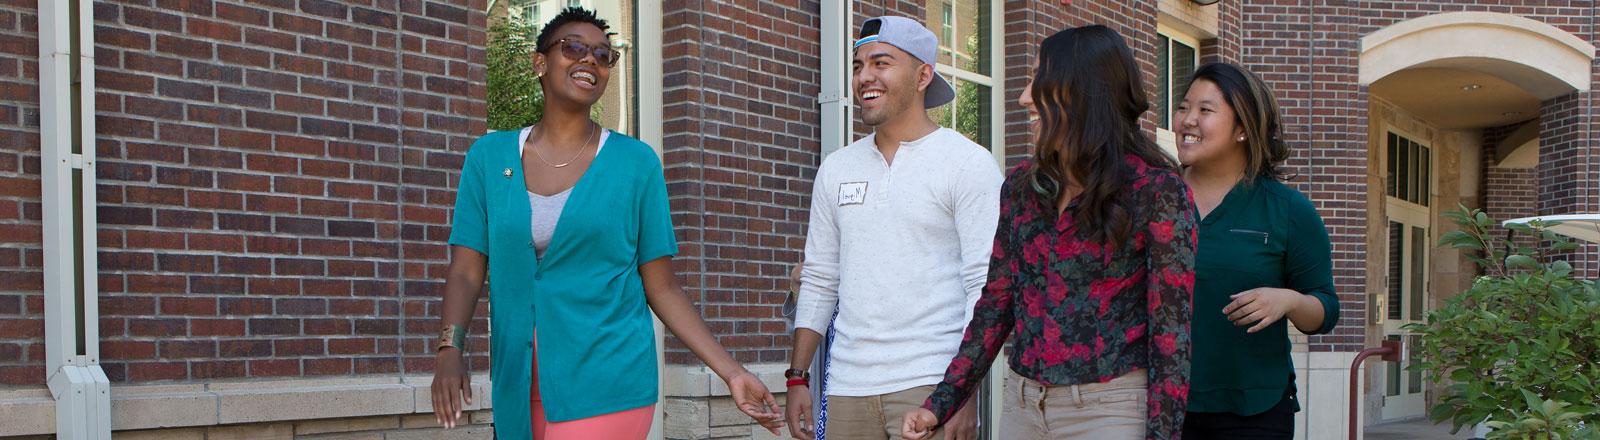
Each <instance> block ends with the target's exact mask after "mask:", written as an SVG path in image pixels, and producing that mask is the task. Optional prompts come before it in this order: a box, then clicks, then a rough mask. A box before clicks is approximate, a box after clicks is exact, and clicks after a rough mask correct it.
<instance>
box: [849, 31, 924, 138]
mask: <svg viewBox="0 0 1600 440" xmlns="http://www.w3.org/2000/svg"><path fill="white" fill-rule="evenodd" d="M851 68H852V72H853V73H854V75H852V77H853V78H854V81H855V92H856V104H857V105H860V106H861V121H862V122H865V123H866V124H867V125H868V126H872V127H876V126H879V125H882V124H884V123H886V122H889V120H891V119H894V117H895V116H898V115H900V113H901V112H903V111H907V110H921V109H922V104H921V103H922V100H921V99H919V98H921V97H922V96H923V95H922V94H923V93H924V92H923V90H925V88H926V87H927V85H928V83H930V82H932V81H933V77H932V69H933V66H929V65H927V64H925V63H923V62H922V61H920V60H917V59H916V58H915V57H912V56H911V54H909V53H906V51H903V50H900V48H898V47H894V46H893V45H890V44H888V43H879V42H872V43H867V44H863V45H861V47H858V48H856V55H855V60H854V61H852V62H851ZM924 70H927V72H924ZM925 73H926V74H927V75H924V74H925ZM924 76H926V80H924Z"/></svg>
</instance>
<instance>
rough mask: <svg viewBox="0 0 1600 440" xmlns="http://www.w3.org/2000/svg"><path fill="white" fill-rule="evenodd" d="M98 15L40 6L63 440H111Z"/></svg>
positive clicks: (51, 328)
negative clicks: (97, 133) (99, 169)
mask: <svg viewBox="0 0 1600 440" xmlns="http://www.w3.org/2000/svg"><path fill="white" fill-rule="evenodd" d="M93 11H94V8H93V4H92V2H90V1H89V0H61V1H44V2H40V4H39V97H40V102H39V104H40V109H39V110H40V117H39V119H40V135H41V139H40V141H41V145H40V156H41V157H40V166H41V168H42V170H41V174H42V176H41V177H42V182H41V185H40V187H41V192H42V194H40V196H41V199H42V201H43V208H44V212H43V228H44V288H45V292H44V293H45V359H46V360H45V371H46V373H45V374H46V381H47V383H48V384H49V386H50V394H51V397H52V398H53V399H54V400H55V402H56V438H59V439H62V440H89V439H93V440H110V438H111V387H110V381H109V380H107V379H106V375H105V372H104V371H102V370H101V369H100V338H99V336H100V326H99V322H100V321H99V315H100V313H99V301H98V300H97V298H98V296H99V289H98V280H97V277H96V276H95V275H96V273H97V272H98V268H97V265H96V257H95V255H96V252H97V248H96V244H95V239H96V234H95V230H96V224H97V222H96V219H95V175H94V162H95V156H94V99H93V97H94V90H95V89H94V66H95V63H94V45H93V42H94V27H93V21H94V16H93V14H94V12H93ZM74 36H76V39H74V38H73V37H74ZM74 86H76V87H74Z"/></svg>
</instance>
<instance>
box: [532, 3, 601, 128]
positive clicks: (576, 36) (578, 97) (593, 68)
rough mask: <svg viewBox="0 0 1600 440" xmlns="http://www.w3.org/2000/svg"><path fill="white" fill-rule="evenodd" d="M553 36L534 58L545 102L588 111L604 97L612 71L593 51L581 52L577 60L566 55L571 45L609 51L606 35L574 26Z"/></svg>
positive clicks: (596, 29)
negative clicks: (575, 105)
mask: <svg viewBox="0 0 1600 440" xmlns="http://www.w3.org/2000/svg"><path fill="white" fill-rule="evenodd" d="M552 35H553V36H554V37H553V38H552V39H551V41H550V42H548V43H546V44H547V46H546V47H544V48H542V49H544V50H543V51H542V52H539V53H537V54H534V57H533V65H534V67H533V68H534V71H535V72H538V73H541V74H542V75H543V76H542V79H540V81H539V83H540V85H541V86H543V87H544V95H545V99H546V100H547V101H557V102H570V103H574V104H577V105H580V106H585V107H587V106H592V105H594V103H595V102H598V101H600V96H601V95H603V94H605V91H606V83H607V82H609V81H610V80H611V68H610V67H607V66H606V64H605V62H604V61H603V60H598V59H595V56H594V54H593V53H592V51H591V50H587V49H585V50H582V51H581V52H582V53H581V54H579V56H578V59H573V58H572V57H571V56H569V54H568V53H565V52H567V51H569V50H570V48H568V47H567V46H568V45H569V44H572V43H581V44H582V45H584V46H587V47H588V48H589V49H592V48H596V47H610V44H611V43H610V40H609V39H608V38H607V37H606V34H605V31H602V30H600V28H599V27H596V26H595V25H593V24H590V23H583V22H574V23H568V24H565V25H563V26H561V28H560V29H557V30H556V32H554V33H552Z"/></svg>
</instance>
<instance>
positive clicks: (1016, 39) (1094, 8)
mask: <svg viewBox="0 0 1600 440" xmlns="http://www.w3.org/2000/svg"><path fill="white" fill-rule="evenodd" d="M1005 14H1006V15H1005V23H1006V24H1005V31H1004V32H1005V37H1004V38H1005V55H1006V59H1005V63H1004V66H1005V75H1006V83H1005V97H1006V100H1005V102H1006V106H1005V145H1006V165H1007V168H1009V167H1010V166H1012V165H1015V164H1017V162H1018V161H1020V160H1022V159H1023V158H1026V157H1027V156H1028V155H1029V154H1031V152H1032V150H1033V135H1032V134H1031V132H1030V131H1029V128H1028V112H1027V110H1026V109H1023V108H1022V107H1021V106H1018V105H1016V97H1017V95H1019V94H1021V93H1022V89H1023V88H1025V87H1027V86H1028V81H1030V80H1032V79H1033V77H1032V73H1033V68H1034V67H1035V66H1036V65H1038V63H1039V58H1038V56H1039V43H1042V42H1044V39H1045V38H1047V37H1049V36H1050V35H1053V34H1055V33H1056V32H1058V31H1061V30H1062V29H1066V28H1069V27H1074V26H1086V25H1090V24H1102V25H1105V26H1107V27H1110V28H1111V29H1113V30H1116V31H1117V32H1118V33H1120V34H1122V37H1123V38H1124V39H1125V40H1126V41H1127V43H1128V47H1129V48H1131V49H1133V52H1134V57H1136V58H1138V62H1139V68H1140V70H1141V71H1142V72H1143V73H1144V76H1145V77H1144V87H1145V92H1146V93H1152V92H1154V91H1155V90H1156V88H1155V69H1156V52H1155V49H1156V46H1155V45H1156V41H1157V40H1156V2H1153V1H1128V0H1123V1H1094V2H1083V1H1080V2H1073V3H1072V4H1071V5H1062V4H1061V2H1059V1H1049V0H1030V1H1021V2H1016V1H1013V2H1006V8H1005ZM1151 96H1152V99H1154V98H1153V97H1154V94H1152V95H1151ZM1153 105H1154V104H1153V102H1152V106H1153ZM1142 122H1143V125H1144V128H1145V130H1146V131H1152V132H1153V131H1154V130H1155V115H1154V114H1153V113H1147V114H1146V115H1145V118H1144V119H1143V121H1142Z"/></svg>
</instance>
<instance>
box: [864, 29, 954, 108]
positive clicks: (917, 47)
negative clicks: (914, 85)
mask: <svg viewBox="0 0 1600 440" xmlns="http://www.w3.org/2000/svg"><path fill="white" fill-rule="evenodd" d="M858 38H859V39H857V40H856V43H855V45H853V46H852V48H853V49H859V48H861V45H863V44H867V43H874V42H876V43H884V44H888V45H890V46H894V47H898V48H900V50H903V51H906V53H909V54H911V56H914V57H917V59H918V60H922V62H924V63H928V64H930V65H934V66H937V65H938V64H939V58H938V55H939V37H936V36H934V35H933V31H930V30H928V28H926V27H923V26H922V23H918V22H917V21H916V20H912V19H909V18H905V17H892V16H889V17H877V18H869V19H867V21H866V22H864V23H861V35H860V36H859V37H858ZM955 97H956V89H954V88H951V87H950V83H949V82H946V81H945V80H944V75H940V74H939V73H938V71H937V70H935V72H934V74H933V83H931V84H928V96H927V97H926V98H925V101H924V102H923V105H922V106H923V107H924V108H934V107H938V106H941V105H944V104H945V103H947V102H950V100H952V99H955Z"/></svg>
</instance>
